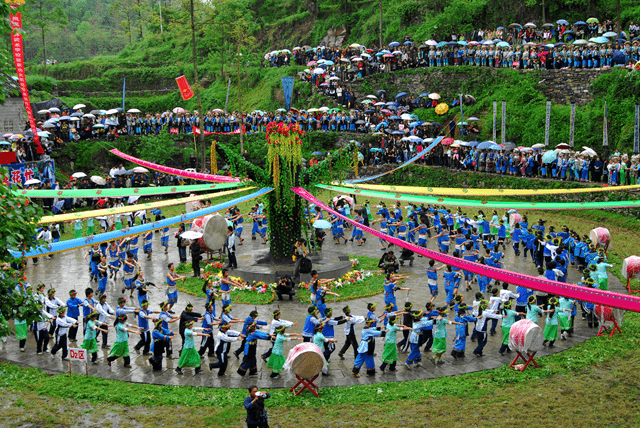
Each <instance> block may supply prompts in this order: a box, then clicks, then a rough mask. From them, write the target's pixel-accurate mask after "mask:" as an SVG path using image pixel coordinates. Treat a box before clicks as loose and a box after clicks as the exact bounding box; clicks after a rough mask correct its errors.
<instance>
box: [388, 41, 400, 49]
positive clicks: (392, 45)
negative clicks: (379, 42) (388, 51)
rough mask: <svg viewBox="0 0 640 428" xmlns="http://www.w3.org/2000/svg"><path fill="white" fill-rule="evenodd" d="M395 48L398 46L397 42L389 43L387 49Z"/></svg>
mask: <svg viewBox="0 0 640 428" xmlns="http://www.w3.org/2000/svg"><path fill="white" fill-rule="evenodd" d="M396 46H400V43H398V42H391V43H389V47H390V48H395V47H396Z"/></svg>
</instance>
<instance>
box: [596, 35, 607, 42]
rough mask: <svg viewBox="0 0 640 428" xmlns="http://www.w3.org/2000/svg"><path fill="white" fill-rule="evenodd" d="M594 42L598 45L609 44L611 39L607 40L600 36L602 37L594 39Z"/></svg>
mask: <svg viewBox="0 0 640 428" xmlns="http://www.w3.org/2000/svg"><path fill="white" fill-rule="evenodd" d="M594 42H596V43H609V39H607V38H606V37H602V36H600V37H596V38H595V39H594Z"/></svg>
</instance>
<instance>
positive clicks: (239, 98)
mask: <svg viewBox="0 0 640 428" xmlns="http://www.w3.org/2000/svg"><path fill="white" fill-rule="evenodd" d="M236 59H237V61H238V114H239V115H240V156H242V155H243V154H244V117H243V116H242V88H241V87H240V62H241V61H242V53H240V52H238V55H236Z"/></svg>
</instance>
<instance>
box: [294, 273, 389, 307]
mask: <svg viewBox="0 0 640 428" xmlns="http://www.w3.org/2000/svg"><path fill="white" fill-rule="evenodd" d="M383 282H384V280H383V275H382V272H365V271H362V270H352V271H350V272H347V273H346V274H345V275H344V276H343V277H342V278H340V279H337V280H335V281H332V282H330V283H328V284H327V288H328V289H329V290H331V291H333V292H334V293H338V294H339V295H340V297H336V298H335V301H336V302H343V301H345V300H353V299H361V298H364V297H371V296H375V295H376V294H380V293H382V292H383V291H384V287H383ZM298 300H300V302H302V303H305V304H310V303H311V300H310V299H309V284H308V283H300V291H299V292H298ZM328 300H329V301H330V300H331V299H328Z"/></svg>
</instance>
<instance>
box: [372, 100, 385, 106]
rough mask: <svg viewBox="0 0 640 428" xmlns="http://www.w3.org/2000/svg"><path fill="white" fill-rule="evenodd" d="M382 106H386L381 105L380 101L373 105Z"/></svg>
mask: <svg viewBox="0 0 640 428" xmlns="http://www.w3.org/2000/svg"><path fill="white" fill-rule="evenodd" d="M384 105H386V104H385V103H383V102H382V101H380V102H377V103H375V104H374V106H384Z"/></svg>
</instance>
